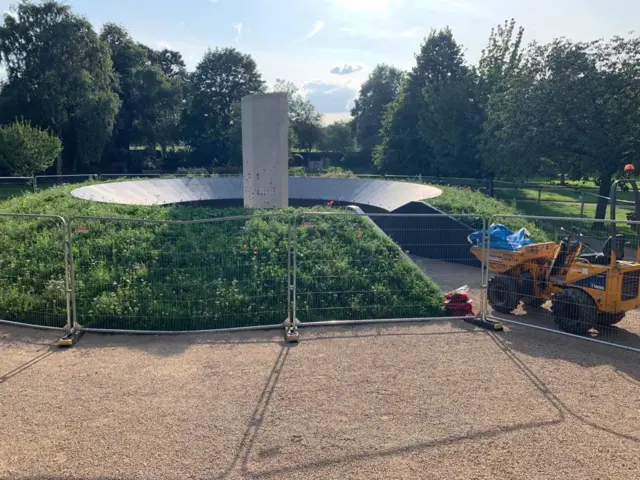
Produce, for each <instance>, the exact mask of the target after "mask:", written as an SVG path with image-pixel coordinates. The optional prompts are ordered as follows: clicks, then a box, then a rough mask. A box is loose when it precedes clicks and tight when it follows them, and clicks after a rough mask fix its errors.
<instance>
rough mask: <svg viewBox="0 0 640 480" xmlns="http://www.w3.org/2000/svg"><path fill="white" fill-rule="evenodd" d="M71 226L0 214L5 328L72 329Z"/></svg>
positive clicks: (0, 312)
mask: <svg viewBox="0 0 640 480" xmlns="http://www.w3.org/2000/svg"><path fill="white" fill-rule="evenodd" d="M66 233H67V228H66V222H65V220H64V219H63V218H62V217H58V216H55V215H30V214H18V213H0V298H1V299H2V300H1V301H0V323H15V324H22V325H29V326H34V327H40V328H51V329H69V328H70V305H69V262H68V261H67V258H68V242H67V236H66Z"/></svg>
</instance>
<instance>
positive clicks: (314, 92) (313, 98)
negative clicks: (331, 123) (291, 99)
mask: <svg viewBox="0 0 640 480" xmlns="http://www.w3.org/2000/svg"><path fill="white" fill-rule="evenodd" d="M301 93H302V94H303V95H304V96H305V97H306V98H307V99H308V100H309V101H310V102H311V103H313V105H314V106H315V107H316V108H317V109H318V112H320V113H346V112H348V111H349V108H350V106H351V105H352V104H353V100H354V99H355V98H356V96H357V95H358V90H357V89H356V87H355V86H353V85H350V84H349V85H348V84H346V83H334V82H325V81H324V80H313V81H311V82H307V83H305V84H304V85H303V86H302V89H301Z"/></svg>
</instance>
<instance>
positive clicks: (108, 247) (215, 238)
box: [70, 214, 292, 332]
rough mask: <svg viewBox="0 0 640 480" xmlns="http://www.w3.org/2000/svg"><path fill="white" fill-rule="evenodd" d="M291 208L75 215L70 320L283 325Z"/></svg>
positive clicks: (102, 324) (182, 326)
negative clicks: (143, 216) (228, 214)
mask: <svg viewBox="0 0 640 480" xmlns="http://www.w3.org/2000/svg"><path fill="white" fill-rule="evenodd" d="M291 218H292V216H291V215H289V216H287V215H281V214H274V215H255V216H243V217H233V218H214V219H205V220H193V221H164V220H137V219H110V218H93V217H76V218H74V219H73V220H72V222H71V223H70V230H71V231H72V238H73V262H74V263H73V265H74V269H73V270H74V271H73V273H74V275H73V281H74V285H75V295H74V302H73V303H74V319H75V324H76V325H77V326H78V328H80V329H85V330H94V331H95V330H98V331H101V330H104V331H139V332H187V331H205V330H221V329H237V328H241V329H246V328H265V327H267V326H281V325H282V324H283V323H284V322H285V320H286V319H287V318H288V317H289V305H290V301H289V295H290V292H289V282H290V280H289V279H290V265H289V264H290V257H289V251H290V226H291Z"/></svg>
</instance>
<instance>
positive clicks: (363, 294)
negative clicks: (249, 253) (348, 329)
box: [292, 211, 484, 326]
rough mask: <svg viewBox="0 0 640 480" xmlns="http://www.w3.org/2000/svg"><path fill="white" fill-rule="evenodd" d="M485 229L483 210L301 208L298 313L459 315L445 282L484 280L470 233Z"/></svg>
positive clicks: (320, 321)
mask: <svg viewBox="0 0 640 480" xmlns="http://www.w3.org/2000/svg"><path fill="white" fill-rule="evenodd" d="M483 229H484V220H483V219H482V218H481V217H479V216H477V215H457V216H456V215H454V216H443V215H437V214H434V215H420V214H404V215H402V214H368V215H366V214H364V213H362V212H360V213H355V212H352V211H335V212H304V213H299V214H298V215H296V217H295V223H294V242H293V255H292V256H293V265H294V266H293V286H292V288H293V314H294V318H295V319H296V320H297V322H299V324H300V325H303V326H305V325H324V324H339V323H373V322H376V323H379V322H394V321H416V320H435V319H440V320H442V319H445V318H447V317H448V318H451V314H450V312H447V311H446V310H445V309H444V307H443V297H442V291H441V288H444V289H445V290H449V289H450V290H453V289H456V288H458V287H461V286H463V285H465V282H475V286H476V287H480V286H481V283H482V276H481V275H482V271H481V269H480V268H479V267H480V263H479V262H478V260H477V259H476V258H475V257H473V255H472V254H471V253H470V251H469V243H468V242H467V236H468V235H469V234H470V233H472V232H473V231H476V230H483ZM453 264H458V265H453ZM456 267H457V268H456ZM474 267H475V268H474ZM425 271H426V272H427V273H425ZM478 306H479V305H478Z"/></svg>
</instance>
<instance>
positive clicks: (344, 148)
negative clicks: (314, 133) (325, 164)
mask: <svg viewBox="0 0 640 480" xmlns="http://www.w3.org/2000/svg"><path fill="white" fill-rule="evenodd" d="M355 146H356V145H355V139H354V138H353V126H352V125H351V122H345V121H342V122H335V123H332V124H331V125H328V126H326V127H325V128H324V134H323V138H322V149H323V150H326V151H328V152H340V153H342V154H343V155H346V154H347V153H351V152H353V151H354V150H355Z"/></svg>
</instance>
